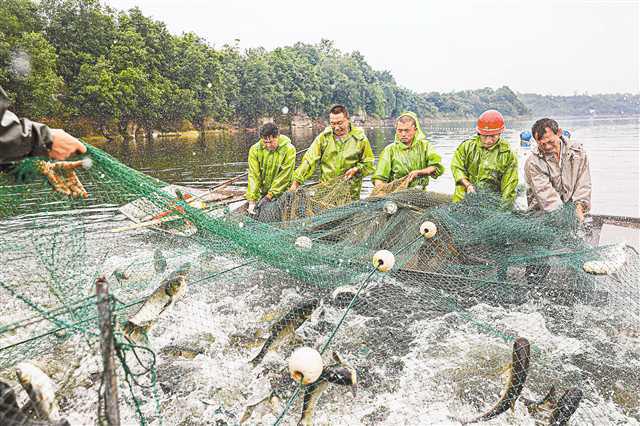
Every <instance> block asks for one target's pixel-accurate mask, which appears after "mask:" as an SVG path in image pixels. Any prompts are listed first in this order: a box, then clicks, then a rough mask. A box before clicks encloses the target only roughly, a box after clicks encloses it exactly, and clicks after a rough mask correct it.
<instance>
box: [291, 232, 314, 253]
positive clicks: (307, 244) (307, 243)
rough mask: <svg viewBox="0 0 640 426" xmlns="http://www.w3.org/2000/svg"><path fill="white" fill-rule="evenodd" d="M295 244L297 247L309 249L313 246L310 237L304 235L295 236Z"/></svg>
mask: <svg viewBox="0 0 640 426" xmlns="http://www.w3.org/2000/svg"><path fill="white" fill-rule="evenodd" d="M295 245H296V247H298V248H299V249H302V250H309V249H310V248H311V246H313V242H312V241H311V238H309V237H305V236H304V235H302V236H300V237H298V238H296V242H295Z"/></svg>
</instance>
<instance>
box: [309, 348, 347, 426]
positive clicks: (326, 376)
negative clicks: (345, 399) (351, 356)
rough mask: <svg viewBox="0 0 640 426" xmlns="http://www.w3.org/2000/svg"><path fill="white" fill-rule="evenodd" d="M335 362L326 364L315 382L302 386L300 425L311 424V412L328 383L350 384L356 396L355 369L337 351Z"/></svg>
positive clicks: (334, 355) (334, 357)
mask: <svg viewBox="0 0 640 426" xmlns="http://www.w3.org/2000/svg"><path fill="white" fill-rule="evenodd" d="M333 359H334V361H335V364H332V365H329V366H326V367H325V368H324V369H323V370H322V374H320V377H319V378H318V380H316V381H315V382H313V383H311V384H310V385H307V386H305V388H304V398H303V400H302V417H301V418H300V421H299V422H298V425H301V426H311V425H313V413H314V411H315V408H316V404H317V403H318V400H319V399H320V396H321V395H322V393H323V392H324V391H325V390H326V389H327V387H329V383H333V384H336V385H342V386H351V392H352V393H353V396H354V397H355V396H356V392H357V389H358V377H357V375H356V370H355V368H353V367H352V366H351V365H349V364H347V363H346V362H344V361H343V360H342V358H341V357H340V355H338V353H337V352H334V353H333Z"/></svg>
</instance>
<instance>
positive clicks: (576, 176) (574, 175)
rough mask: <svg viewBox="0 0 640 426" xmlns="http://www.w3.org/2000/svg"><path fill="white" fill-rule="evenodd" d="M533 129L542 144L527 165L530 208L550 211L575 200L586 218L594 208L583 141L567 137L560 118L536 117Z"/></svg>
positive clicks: (579, 217)
mask: <svg viewBox="0 0 640 426" xmlns="http://www.w3.org/2000/svg"><path fill="white" fill-rule="evenodd" d="M531 133H532V134H533V137H534V139H535V140H536V142H537V143H538V144H537V145H538V146H537V147H536V148H534V149H533V150H532V152H531V155H529V158H527V161H526V162H525V165H524V173H525V178H526V181H527V201H528V202H529V208H530V209H532V210H542V211H545V212H550V211H553V210H556V209H559V208H561V207H562V206H563V205H564V203H574V204H575V205H576V216H577V217H578V220H579V221H580V222H583V221H584V215H585V214H586V213H587V212H588V211H589V210H590V209H591V175H590V173H589V161H588V159H587V153H586V151H585V150H584V148H583V147H582V145H581V144H578V143H575V142H572V141H570V140H568V139H565V138H564V136H562V129H560V128H559V126H558V122H557V121H555V120H552V119H550V118H542V119H540V120H538V121H536V122H535V123H534V125H533V127H532V128H531Z"/></svg>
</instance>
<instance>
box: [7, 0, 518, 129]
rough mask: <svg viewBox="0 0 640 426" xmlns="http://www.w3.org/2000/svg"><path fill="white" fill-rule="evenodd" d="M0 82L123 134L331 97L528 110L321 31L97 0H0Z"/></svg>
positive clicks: (507, 97) (32, 100)
mask: <svg viewBox="0 0 640 426" xmlns="http://www.w3.org/2000/svg"><path fill="white" fill-rule="evenodd" d="M0 85H2V86H3V87H4V88H5V89H6V90H7V92H8V93H9V95H10V96H11V97H12V101H13V105H14V106H13V109H14V110H15V111H16V112H17V113H18V114H19V115H23V116H28V117H31V118H34V119H40V120H43V119H45V120H48V121H49V122H52V123H56V124H63V123H64V126H65V127H67V128H71V129H72V130H74V131H75V132H77V133H79V134H86V133H91V132H100V133H103V134H104V135H106V136H108V137H110V136H112V135H114V134H118V133H119V134H121V135H122V136H124V137H125V138H127V137H129V134H130V133H131V132H132V131H144V132H146V133H148V134H149V133H151V132H152V131H154V130H158V131H170V130H179V129H182V128H184V127H185V125H187V126H189V125H191V126H193V127H194V128H196V129H198V130H201V131H203V130H204V129H206V128H207V127H209V126H210V125H211V124H212V123H223V124H225V123H228V124H232V125H236V124H237V125H248V126H253V125H255V124H256V123H258V122H259V119H260V118H261V117H274V116H275V117H278V116H279V115H280V114H282V113H281V111H282V108H283V107H284V106H286V107H287V108H288V109H289V110H290V111H291V112H293V113H300V114H306V115H308V116H310V117H311V118H319V117H324V115H325V114H326V111H327V109H328V107H329V106H330V105H332V104H334V103H343V104H345V105H346V106H347V107H348V108H349V109H350V110H351V111H352V112H353V113H355V114H358V115H361V116H367V117H377V118H389V117H394V116H397V115H398V114H399V113H400V112H402V111H405V110H412V111H415V112H416V113H417V114H418V115H419V116H422V117H449V116H450V117H475V116H477V115H478V114H480V113H481V112H482V111H484V110H485V109H488V108H496V109H499V110H500V111H501V112H503V113H504V114H505V115H508V116H519V115H523V114H527V113H529V110H528V108H527V107H526V106H525V104H523V103H522V101H521V100H520V99H519V98H518V96H517V95H516V94H515V93H514V92H513V91H512V90H511V89H509V88H508V87H502V88H499V89H497V90H493V89H490V88H485V89H480V90H474V91H461V92H454V93H436V92H431V93H423V94H418V93H415V92H413V91H411V90H408V89H406V88H403V87H401V86H399V85H398V84H397V83H396V81H395V80H394V78H393V76H392V75H391V74H390V73H389V72H388V71H377V70H374V69H372V68H371V66H370V65H369V64H368V63H367V62H366V60H365V58H364V57H363V56H362V55H361V54H360V53H359V52H357V51H356V52H352V53H344V52H341V51H340V50H338V49H336V48H335V46H334V45H333V43H332V42H331V41H328V40H322V41H321V42H320V43H318V44H315V45H310V44H304V43H296V44H295V45H293V46H287V47H281V48H277V49H274V50H272V51H267V50H265V49H262V48H256V49H248V50H245V51H241V50H240V49H239V48H238V46H237V43H236V44H234V45H224V46H222V47H213V46H211V45H210V44H208V43H207V42H206V41H205V40H203V39H201V38H200V37H198V36H197V35H195V34H193V33H186V34H181V35H174V34H171V33H170V32H169V31H168V30H167V28H166V26H165V24H163V23H162V22H159V21H156V20H153V19H150V18H148V17H146V16H144V15H143V14H142V13H141V11H140V10H139V9H135V8H134V9H131V10H129V11H126V12H124V11H117V10H113V9H111V8H109V7H106V6H104V5H102V4H101V3H100V2H99V1H98V0H40V1H34V0H3V2H2V7H0Z"/></svg>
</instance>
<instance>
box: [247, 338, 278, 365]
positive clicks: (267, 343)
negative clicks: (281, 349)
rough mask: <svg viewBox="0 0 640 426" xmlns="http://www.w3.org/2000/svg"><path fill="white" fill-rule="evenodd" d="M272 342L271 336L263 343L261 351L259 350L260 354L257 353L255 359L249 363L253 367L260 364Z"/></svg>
mask: <svg viewBox="0 0 640 426" xmlns="http://www.w3.org/2000/svg"><path fill="white" fill-rule="evenodd" d="M272 342H273V336H269V338H268V339H267V340H266V341H265V342H264V345H262V349H260V352H258V355H256V356H255V358H253V359H252V360H251V361H250V362H251V364H252V365H253V366H254V367H255V366H257V365H258V364H260V362H261V361H262V359H263V358H264V356H265V355H266V354H267V351H268V350H269V347H270V346H271V343H272Z"/></svg>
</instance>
